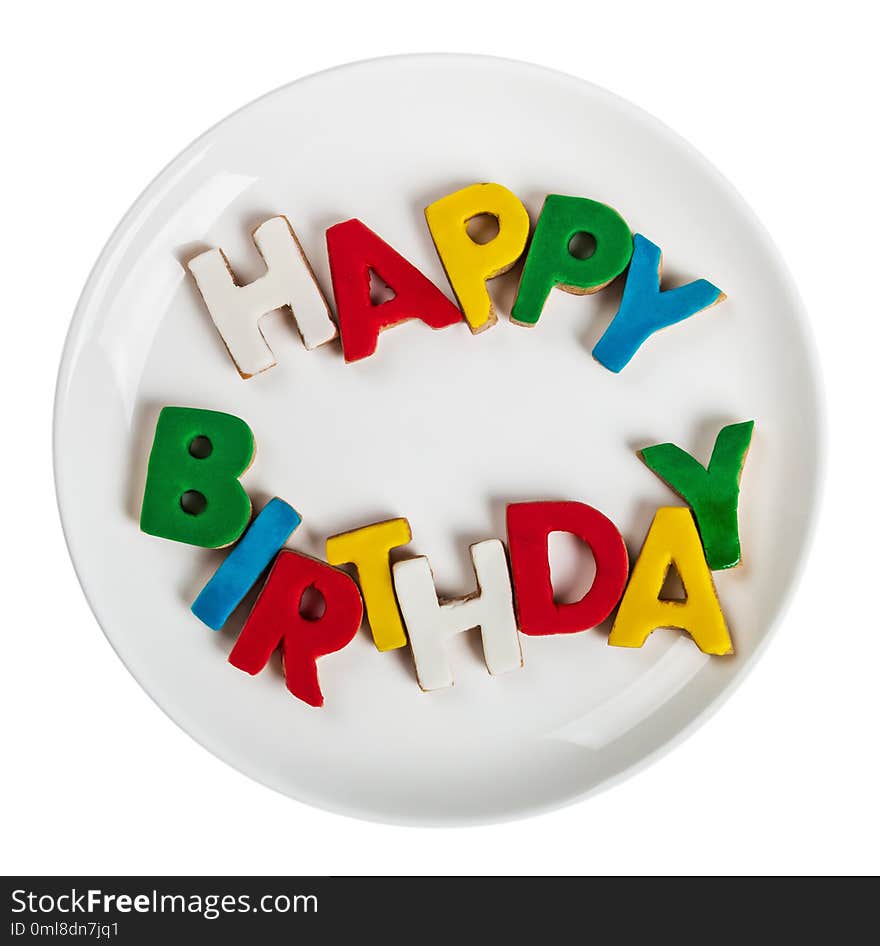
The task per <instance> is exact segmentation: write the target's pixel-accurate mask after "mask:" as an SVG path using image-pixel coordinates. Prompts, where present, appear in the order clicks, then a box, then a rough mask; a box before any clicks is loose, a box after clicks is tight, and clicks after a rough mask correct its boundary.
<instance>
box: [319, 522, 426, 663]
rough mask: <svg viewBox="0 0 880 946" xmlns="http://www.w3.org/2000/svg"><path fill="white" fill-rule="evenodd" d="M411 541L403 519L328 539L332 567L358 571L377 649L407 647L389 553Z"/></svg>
mask: <svg viewBox="0 0 880 946" xmlns="http://www.w3.org/2000/svg"><path fill="white" fill-rule="evenodd" d="M411 540H412V531H411V530H410V527H409V523H408V522H407V521H406V519H388V520H387V521H385V522H374V523H373V524H372V525H368V526H362V527H361V528H360V529H353V530H352V531H350V532H342V533H340V534H339V535H331V536H330V538H328V539H327V553H326V554H327V561H328V562H329V563H330V564H331V565H347V564H349V563H350V564H352V565H354V566H355V568H356V569H357V573H358V581H359V582H360V586H361V594H362V595H363V598H364V605H365V607H366V610H367V620H368V621H369V622H370V630H371V632H372V634H373V641H374V642H375V644H376V648H377V649H378V650H382V651H384V650H394V649H396V648H398V647H406V632H405V631H404V629H403V622H402V621H401V618H400V612H399V611H398V609H397V600H396V599H395V597H394V584H393V582H392V580H391V565H390V562H389V558H388V556H389V553H390V552H391V550H392V549H396V548H400V546H402V545H406V544H407V543H408V542H410V541H411Z"/></svg>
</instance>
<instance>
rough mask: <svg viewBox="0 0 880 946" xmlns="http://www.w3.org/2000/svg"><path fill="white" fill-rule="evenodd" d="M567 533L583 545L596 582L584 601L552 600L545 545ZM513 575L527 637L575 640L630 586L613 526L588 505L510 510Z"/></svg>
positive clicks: (516, 505) (519, 506)
mask: <svg viewBox="0 0 880 946" xmlns="http://www.w3.org/2000/svg"><path fill="white" fill-rule="evenodd" d="M551 532H569V533H571V534H572V535H576V536H577V537H578V538H579V539H581V541H583V542H585V543H586V544H587V545H588V546H589V547H590V550H591V551H592V553H593V558H594V559H595V562H596V577H595V578H594V579H593V584H592V585H591V586H590V588H589V590H588V591H587V592H586V593H585V594H584V596H583V597H582V598H581V599H580V601H575V602H572V603H570V604H557V603H556V601H554V599H553V584H552V581H551V578H550V559H549V556H548V548H547V539H548V537H549V535H550V533H551ZM507 541H508V544H509V546H510V570H511V572H512V573H513V586H514V588H515V590H516V607H517V613H518V614H519V626H520V630H521V631H522V632H523V634H535V635H539V634H574V633H576V632H578V631H585V630H587V629H588V628H591V627H596V625H597V624H601V623H602V622H603V621H604V620H605V618H607V617H608V615H609V614H611V612H612V611H613V610H614V606H615V605H616V604H617V602H618V601H619V600H620V596H621V594H622V593H623V589H624V586H625V585H626V576H627V572H628V571H629V560H628V558H627V554H626V546H625V545H624V542H623V539H622V537H621V535H620V533H619V532H618V531H617V527H616V526H615V525H614V523H613V522H612V521H611V520H610V519H608V518H607V517H606V516H603V515H602V513H601V512H599V510H598V509H594V508H593V507H592V506H587V505H585V504H584V503H575V502H549V503H541V502H539V503H513V504H511V505H510V506H508V507H507Z"/></svg>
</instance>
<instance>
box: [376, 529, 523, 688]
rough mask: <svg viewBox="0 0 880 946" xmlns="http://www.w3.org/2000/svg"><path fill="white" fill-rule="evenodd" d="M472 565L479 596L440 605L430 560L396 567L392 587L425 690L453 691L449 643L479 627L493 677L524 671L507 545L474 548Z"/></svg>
mask: <svg viewBox="0 0 880 946" xmlns="http://www.w3.org/2000/svg"><path fill="white" fill-rule="evenodd" d="M471 560H472V561H473V563H474V571H475V572H476V575H477V587H478V589H479V592H478V593H477V594H476V595H468V596H467V597H465V598H455V599H454V600H452V601H444V602H443V604H441V603H440V602H439V601H438V600H437V592H436V591H435V589H434V577H433V575H432V574H431V566H430V565H429V564H428V560H427V558H425V557H424V556H421V557H419V558H411V559H408V560H407V561H405V562H395V564H394V569H393V572H394V587H395V589H396V590H397V600H398V601H399V602H400V610H401V612H402V613H403V620H404V623H405V624H406V629H407V631H408V633H409V641H410V645H411V646H412V652H413V659H414V660H415V665H416V675H417V676H418V678H419V686H420V687H421V688H422V689H423V690H439V689H441V688H442V687H451V686H452V684H453V679H452V668H451V667H450V666H449V658H448V657H447V655H446V641H447V639H448V638H450V637H452V636H453V635H455V634H460V633H461V632H462V631H466V630H469V629H470V628H473V627H479V628H480V634H481V636H482V638H483V655H484V656H485V658H486V666H487V667H488V668H489V673H493V674H498V673H506V672H507V671H508V670H517V669H518V668H519V667H521V666H522V651H521V649H520V645H519V635H518V634H517V631H516V615H515V614H514V610H513V594H512V592H511V588H510V575H509V573H508V571H507V556H506V555H505V554H504V545H503V544H502V543H501V542H500V541H499V540H498V539H487V540H486V541H484V542H477V544H476V545H472V546H471Z"/></svg>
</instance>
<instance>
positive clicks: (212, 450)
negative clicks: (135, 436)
mask: <svg viewBox="0 0 880 946" xmlns="http://www.w3.org/2000/svg"><path fill="white" fill-rule="evenodd" d="M253 458H254V435H253V434H252V433H251V429H250V427H248V425H247V424H246V423H245V422H244V421H243V420H240V419H239V418H238V417H233V415H232V414H221V413H220V412H219V411H203V410H199V409H198V408H195V407H163V408H162V411H161V413H160V414H159V420H158V422H157V423H156V433H155V436H154V437H153V449H152V450H151V451H150V462H149V465H148V467H147V485H146V489H145V490H144V502H143V505H142V506H141V531H143V532H147V533H149V534H150V535H158V536H161V537H162V538H163V539H173V540H174V541H175V542H187V543H188V544H189V545H200V546H202V547H203V548H209V549H219V548H222V547H223V546H226V545H231V544H232V543H233V542H234V541H235V540H236V539H237V538H238V537H239V536H240V535H241V534H242V532H244V530H245V527H246V526H247V524H248V520H249V519H250V515H251V501H250V499H249V498H248V494H247V493H246V492H245V491H244V488H243V487H242V485H241V483H239V482H238V478H239V477H240V476H241V475H242V474H243V473H244V472H245V470H247V468H248V467H249V466H250V465H251V463H252V461H253Z"/></svg>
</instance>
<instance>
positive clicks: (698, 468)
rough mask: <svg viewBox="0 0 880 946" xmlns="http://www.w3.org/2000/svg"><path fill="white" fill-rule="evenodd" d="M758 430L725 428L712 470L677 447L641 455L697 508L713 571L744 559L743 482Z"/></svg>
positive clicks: (714, 452)
mask: <svg viewBox="0 0 880 946" xmlns="http://www.w3.org/2000/svg"><path fill="white" fill-rule="evenodd" d="M754 427H755V422H754V421H753V420H749V421H745V422H743V423H741V424H730V425H729V426H727V427H722V428H721V430H720V432H719V434H718V437H717V438H716V440H715V447H714V449H713V450H712V457H711V459H710V460H709V466H708V468H707V467H704V466H703V465H702V464H701V463H700V462H699V461H698V460H695V459H694V458H693V457H692V456H691V455H690V454H689V453H685V451H684V450H682V449H681V447H677V446H676V445H675V444H673V443H660V444H657V445H656V446H654V447H645V449H644V450H641V451H639V456H640V457H641V458H642V460H644V462H645V465H646V466H647V467H648V468H649V469H651V470H653V471H654V472H655V473H656V474H657V475H658V476H659V477H660V478H661V479H662V480H664V482H666V483H667V484H668V485H669V486H670V487H672V489H674V490H675V492H676V493H678V495H679V496H681V498H682V499H683V500H684V501H685V502H686V503H687V504H688V505H689V506H690V507H691V509H692V510H693V512H694V517H695V518H696V520H697V528H698V529H699V530H700V538H701V539H702V540H703V549H704V550H705V552H706V561H707V562H708V564H709V568H711V569H712V570H713V571H714V570H717V569H721V568H733V567H734V566H735V565H738V564H739V561H740V558H741V553H740V544H739V525H738V522H737V509H738V506H739V483H740V477H741V475H742V470H743V465H744V464H745V461H746V454H747V453H748V450H749V444H750V443H751V440H752V431H753V429H754Z"/></svg>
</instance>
